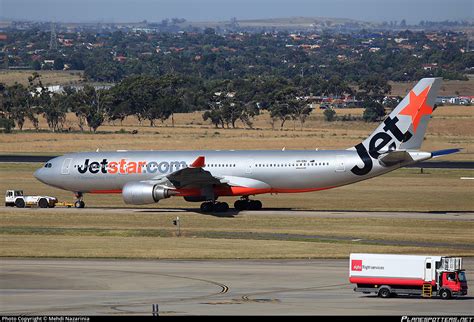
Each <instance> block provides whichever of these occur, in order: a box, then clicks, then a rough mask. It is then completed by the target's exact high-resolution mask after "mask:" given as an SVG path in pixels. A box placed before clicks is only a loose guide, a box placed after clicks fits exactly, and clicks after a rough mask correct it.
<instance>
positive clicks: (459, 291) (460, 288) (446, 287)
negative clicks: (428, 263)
mask: <svg viewBox="0 0 474 322" xmlns="http://www.w3.org/2000/svg"><path fill="white" fill-rule="evenodd" d="M440 280H441V281H440V282H441V283H440V290H439V294H440V296H441V297H442V298H450V297H451V296H452V295H466V294H467V279H466V273H465V272H464V271H456V272H443V273H442V274H441V276H440Z"/></svg>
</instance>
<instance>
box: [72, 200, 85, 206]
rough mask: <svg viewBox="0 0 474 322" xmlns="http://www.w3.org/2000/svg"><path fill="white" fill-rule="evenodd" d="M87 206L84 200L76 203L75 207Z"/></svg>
mask: <svg viewBox="0 0 474 322" xmlns="http://www.w3.org/2000/svg"><path fill="white" fill-rule="evenodd" d="M85 206H86V204H85V203H84V201H82V200H77V201H76V202H75V203H74V207H76V208H84V207H85Z"/></svg>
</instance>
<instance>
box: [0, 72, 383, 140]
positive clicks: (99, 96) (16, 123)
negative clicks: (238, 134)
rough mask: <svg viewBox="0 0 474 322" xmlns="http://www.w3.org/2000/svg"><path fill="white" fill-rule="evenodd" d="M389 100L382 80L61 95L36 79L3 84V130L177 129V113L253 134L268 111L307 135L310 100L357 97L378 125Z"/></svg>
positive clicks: (122, 87)
mask: <svg viewBox="0 0 474 322" xmlns="http://www.w3.org/2000/svg"><path fill="white" fill-rule="evenodd" d="M354 85H356V86H354ZM355 87H357V89H358V90H357V91H354V89H353V88H355ZM389 92H390V86H389V85H388V83H387V81H386V80H385V79H383V78H381V77H378V76H370V77H366V78H364V79H362V80H361V81H360V82H358V83H357V84H352V85H350V84H348V83H347V82H346V81H344V80H343V79H341V78H339V77H337V76H335V77H332V78H331V79H329V80H324V79H322V78H320V77H318V76H311V77H306V78H303V77H301V78H297V79H295V80H291V79H286V78H282V77H265V78H263V77H262V78H261V77H254V78H249V79H235V80H203V79H198V78H195V77H177V76H175V75H170V74H168V75H164V76H161V77H153V76H148V75H140V76H131V77H127V78H125V79H124V80H122V81H121V82H119V83H118V84H117V85H115V86H113V87H111V88H108V89H100V88H95V87H93V86H91V85H85V86H83V87H80V88H79V87H71V86H66V87H64V88H63V90H62V91H61V92H60V93H55V92H52V91H50V90H49V89H48V87H47V86H45V85H44V84H43V82H42V80H41V76H40V75H39V74H38V73H33V75H32V76H30V77H29V78H28V85H26V86H25V85H22V84H18V83H15V84H14V85H11V86H6V85H5V84H1V83H0V128H4V129H5V130H6V131H7V132H8V131H11V129H13V128H15V127H16V128H18V129H19V130H20V131H21V130H22V129H23V126H24V124H25V122H26V120H29V121H30V122H31V123H32V124H33V126H34V128H35V129H36V130H39V118H40V117H43V118H44V119H45V120H46V121H47V124H48V127H49V129H50V130H51V131H53V132H58V131H63V130H65V127H66V115H67V113H71V112H72V113H74V114H75V116H76V120H77V121H76V123H77V126H78V128H79V130H80V131H81V132H82V131H85V130H89V131H90V132H94V133H95V132H96V131H97V129H98V128H99V127H100V126H101V125H102V124H104V123H105V122H113V123H115V122H120V123H122V122H123V120H124V119H125V118H127V117H129V116H134V117H136V118H137V119H138V121H139V123H140V124H142V123H143V122H147V123H148V124H149V125H150V126H155V125H156V122H164V121H166V120H168V119H171V123H172V125H173V126H174V114H175V113H187V112H193V111H202V112H203V114H202V118H203V120H204V121H209V122H211V123H212V124H214V125H215V126H216V127H222V128H225V127H227V128H230V127H232V128H235V127H237V126H238V123H241V124H242V125H243V126H245V127H248V128H252V126H253V120H254V118H255V117H256V116H257V115H258V114H260V112H261V111H262V110H267V111H268V112H269V115H270V121H271V124H272V126H273V127H276V128H280V129H282V128H283V127H284V125H285V123H286V122H287V121H289V120H293V121H295V122H298V123H299V124H300V127H301V128H303V125H304V123H305V121H306V120H307V118H308V116H309V115H310V113H311V111H312V109H311V108H310V106H309V104H308V101H307V97H308V96H311V95H322V96H336V97H342V96H344V95H351V96H352V97H355V98H357V99H360V100H362V101H364V104H365V105H366V106H367V107H368V108H367V109H366V113H364V119H365V120H366V121H377V120H379V119H380V118H381V117H383V116H384V115H385V108H384V106H383V105H382V103H381V102H382V99H383V98H384V96H385V95H386V94H387V93H389ZM334 119H335V118H334V117H332V118H331V119H327V120H328V121H331V120H334Z"/></svg>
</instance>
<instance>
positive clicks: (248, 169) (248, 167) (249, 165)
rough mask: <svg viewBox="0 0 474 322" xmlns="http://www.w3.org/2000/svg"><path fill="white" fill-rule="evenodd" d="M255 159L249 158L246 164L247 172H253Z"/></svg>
mask: <svg viewBox="0 0 474 322" xmlns="http://www.w3.org/2000/svg"><path fill="white" fill-rule="evenodd" d="M253 163H254V160H253V159H248V160H247V164H246V165H245V173H247V174H251V173H252V168H253Z"/></svg>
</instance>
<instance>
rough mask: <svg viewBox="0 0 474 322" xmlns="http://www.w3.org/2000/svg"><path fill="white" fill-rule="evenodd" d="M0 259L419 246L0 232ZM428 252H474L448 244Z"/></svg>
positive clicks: (311, 253)
mask: <svg viewBox="0 0 474 322" xmlns="http://www.w3.org/2000/svg"><path fill="white" fill-rule="evenodd" d="M0 236H1V237H0V238H1V241H2V244H3V245H8V247H2V248H1V249H0V256H2V257H83V258H153V259H156V258H161V259H216V258H219V259H240V258H243V259H247V258H248V259H255V258H258V259H270V258H347V257H349V254H350V253H353V252H369V251H370V252H377V253H394V252H395V253H398V254H402V253H405V254H418V253H423V252H425V249H424V248H421V247H399V246H397V247H394V246H368V245H351V244H328V243H313V242H287V241H274V240H229V239H210V238H159V237H158V238H157V237H153V238H151V237H96V236H93V237H87V238H83V237H74V236H72V237H71V236H36V235H22V236H14V235H0ZM430 254H450V255H453V256H454V255H458V256H468V255H474V252H472V251H463V252H459V250H456V249H450V248H430Z"/></svg>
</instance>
